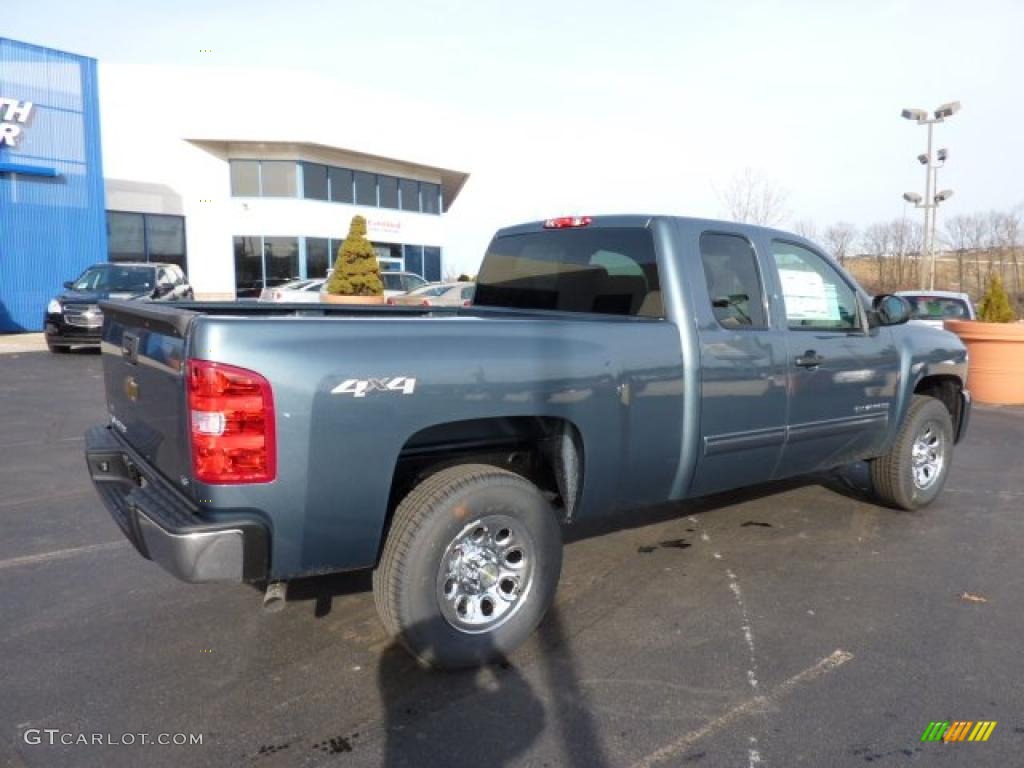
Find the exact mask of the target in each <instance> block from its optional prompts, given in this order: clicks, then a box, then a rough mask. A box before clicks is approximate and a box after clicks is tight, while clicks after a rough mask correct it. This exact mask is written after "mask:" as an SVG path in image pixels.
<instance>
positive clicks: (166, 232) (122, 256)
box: [107, 211, 185, 269]
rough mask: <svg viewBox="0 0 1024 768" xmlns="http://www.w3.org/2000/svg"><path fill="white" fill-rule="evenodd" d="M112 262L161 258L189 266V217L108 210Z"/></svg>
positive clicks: (108, 231) (109, 246)
mask: <svg viewBox="0 0 1024 768" xmlns="http://www.w3.org/2000/svg"><path fill="white" fill-rule="evenodd" d="M107 258H108V259H109V260H110V261H158V262H164V263H168V264H177V265H178V266H179V267H181V268H182V269H185V218H184V217H183V216H165V215H162V214H156V213H128V212H125V211H107Z"/></svg>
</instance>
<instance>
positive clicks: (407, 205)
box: [401, 179, 420, 211]
mask: <svg viewBox="0 0 1024 768" xmlns="http://www.w3.org/2000/svg"><path fill="white" fill-rule="evenodd" d="M401 186H402V210H403V211H418V210H419V209H420V183H419V182H418V181H413V180H412V179H402V182H401Z"/></svg>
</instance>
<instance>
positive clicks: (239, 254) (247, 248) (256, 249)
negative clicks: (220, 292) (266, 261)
mask: <svg viewBox="0 0 1024 768" xmlns="http://www.w3.org/2000/svg"><path fill="white" fill-rule="evenodd" d="M234 246H235V293H236V294H237V295H238V297H239V298H252V297H256V296H259V293H260V289H261V288H263V259H262V258H261V255H260V250H261V247H262V246H261V244H260V238H259V237H251V236H249V237H246V236H236V237H235V238H234Z"/></svg>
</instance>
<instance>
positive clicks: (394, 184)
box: [377, 176, 398, 208]
mask: <svg viewBox="0 0 1024 768" xmlns="http://www.w3.org/2000/svg"><path fill="white" fill-rule="evenodd" d="M377 188H378V189H379V190H380V207H381V208H397V207H398V179H396V178H395V177H394V176H378V177H377Z"/></svg>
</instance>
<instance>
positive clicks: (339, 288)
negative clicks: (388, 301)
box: [327, 216, 384, 296]
mask: <svg viewBox="0 0 1024 768" xmlns="http://www.w3.org/2000/svg"><path fill="white" fill-rule="evenodd" d="M327 292H328V293H332V294H334V295H335V296H383V295H384V283H383V282H381V279H380V265H379V264H378V263H377V254H376V252H375V251H374V250H373V245H372V244H371V243H370V241H369V240H367V239H366V219H364V218H363V217H362V216H353V217H352V223H351V224H350V225H349V230H348V237H346V238H345V241H344V242H343V243H342V244H341V246H340V247H339V248H338V258H337V260H336V261H335V262H334V271H333V272H332V273H331V277H330V279H328V281H327Z"/></svg>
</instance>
